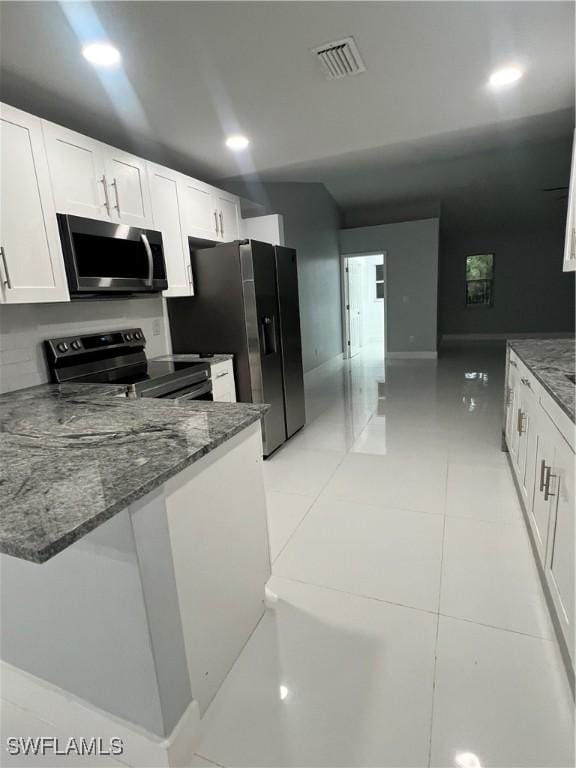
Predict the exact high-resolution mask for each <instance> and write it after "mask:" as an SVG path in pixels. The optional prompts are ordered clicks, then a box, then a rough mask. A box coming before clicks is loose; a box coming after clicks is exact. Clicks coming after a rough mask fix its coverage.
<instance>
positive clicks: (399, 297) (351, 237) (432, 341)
mask: <svg viewBox="0 0 576 768" xmlns="http://www.w3.org/2000/svg"><path fill="white" fill-rule="evenodd" d="M438 229H439V220H438V219H437V218H432V219H420V220H418V221H405V222H401V223H397V224H382V225H379V226H372V227H358V228H355V229H342V230H340V250H341V252H342V254H348V253H374V252H378V251H385V252H386V278H387V286H386V327H387V338H386V349H387V352H389V353H394V352H435V351H436V342H437V295H438Z"/></svg>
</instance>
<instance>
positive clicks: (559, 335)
mask: <svg viewBox="0 0 576 768" xmlns="http://www.w3.org/2000/svg"><path fill="white" fill-rule="evenodd" d="M573 336H574V333H573V332H571V331H558V332H556V333H445V334H444V335H443V336H442V343H443V342H445V341H506V340H507V339H570V338H572V337H573Z"/></svg>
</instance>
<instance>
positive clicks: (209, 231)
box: [180, 176, 220, 240]
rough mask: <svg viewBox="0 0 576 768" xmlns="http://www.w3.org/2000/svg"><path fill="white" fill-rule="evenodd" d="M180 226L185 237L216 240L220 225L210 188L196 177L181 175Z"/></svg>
mask: <svg viewBox="0 0 576 768" xmlns="http://www.w3.org/2000/svg"><path fill="white" fill-rule="evenodd" d="M180 206H181V219H182V228H183V234H184V237H185V238H188V237H198V238H202V239H207V240H218V238H219V232H220V225H219V219H218V212H217V211H216V207H215V205H214V198H213V192H212V188H211V187H210V186H209V185H208V184H204V182H202V181H198V180H197V179H191V178H189V177H188V176H182V180H181V184H180Z"/></svg>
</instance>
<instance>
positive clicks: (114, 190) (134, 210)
mask: <svg viewBox="0 0 576 768" xmlns="http://www.w3.org/2000/svg"><path fill="white" fill-rule="evenodd" d="M105 167H106V180H107V181H108V185H109V193H108V194H109V197H110V198H111V199H110V205H111V211H112V219H115V220H118V221H120V222H121V223H122V224H127V225H128V226H134V227H151V226H152V211H151V205H150V193H149V188H148V174H147V173H146V163H145V161H144V160H141V159H140V158H139V157H135V156H134V155H128V154H126V153H125V152H120V151H119V150H117V149H114V148H113V147H107V152H106V161H105Z"/></svg>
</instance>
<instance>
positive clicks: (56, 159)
mask: <svg viewBox="0 0 576 768" xmlns="http://www.w3.org/2000/svg"><path fill="white" fill-rule="evenodd" d="M42 130H43V133H44V142H45V145H46V153H47V155H48V166H49V168H50V180H51V182H52V190H53V192H54V205H55V207H56V211H57V212H58V213H70V214H72V215H73V216H85V217H86V218H89V219H105V220H109V219H110V214H111V201H110V190H109V189H108V186H107V184H106V176H105V168H104V157H105V150H106V147H105V145H104V144H100V142H98V141H94V140H93V139H90V138H88V137H87V136H82V135H81V134H80V133H75V132H74V131H69V130H68V129H67V128H62V127H61V126H59V125H54V123H48V122H46V121H45V120H44V121H42Z"/></svg>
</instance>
